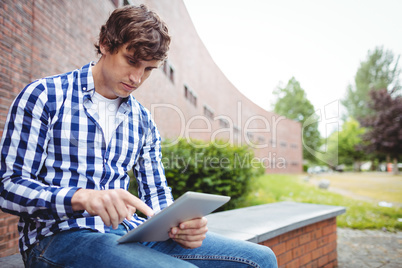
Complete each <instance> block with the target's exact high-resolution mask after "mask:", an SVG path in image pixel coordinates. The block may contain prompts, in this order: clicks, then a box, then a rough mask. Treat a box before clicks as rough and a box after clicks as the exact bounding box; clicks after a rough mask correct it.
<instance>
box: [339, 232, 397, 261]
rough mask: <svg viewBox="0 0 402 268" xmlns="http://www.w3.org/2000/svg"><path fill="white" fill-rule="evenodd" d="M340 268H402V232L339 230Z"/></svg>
mask: <svg viewBox="0 0 402 268" xmlns="http://www.w3.org/2000/svg"><path fill="white" fill-rule="evenodd" d="M337 233H338V265H339V268H355V267H356V268H361V267H368V268H374V267H375V268H378V267H384V268H401V267H402V232H398V233H391V232H384V231H379V230H362V231H360V230H351V229H344V228H338V230H337Z"/></svg>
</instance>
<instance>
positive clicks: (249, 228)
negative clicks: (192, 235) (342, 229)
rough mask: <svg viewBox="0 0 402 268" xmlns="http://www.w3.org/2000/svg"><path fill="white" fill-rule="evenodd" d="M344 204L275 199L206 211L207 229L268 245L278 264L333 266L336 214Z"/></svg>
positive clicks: (334, 263)
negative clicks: (262, 203)
mask: <svg viewBox="0 0 402 268" xmlns="http://www.w3.org/2000/svg"><path fill="white" fill-rule="evenodd" d="M344 212H345V208H344V207H338V206H327V205H317V204H305V203H294V202H279V203H273V204H267V205H261V206H254V207H248V208H242V209H236V210H230V211H224V212H219V213H214V214H211V215H209V216H208V217H207V218H208V228H209V230H211V231H213V232H216V233H220V234H222V235H225V236H228V237H232V238H237V239H243V240H247V241H251V242H255V243H259V244H262V245H265V246H268V247H270V248H271V249H272V250H273V251H274V253H275V255H276V256H277V259H278V265H279V267H337V265H338V263H337V251H336V247H337V242H336V239H337V235H336V216H338V215H340V214H342V213H344Z"/></svg>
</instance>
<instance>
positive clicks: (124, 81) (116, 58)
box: [94, 45, 161, 99]
mask: <svg viewBox="0 0 402 268" xmlns="http://www.w3.org/2000/svg"><path fill="white" fill-rule="evenodd" d="M126 48H127V45H123V46H121V47H120V48H119V49H118V51H117V52H116V53H113V54H111V53H109V52H108V51H107V50H106V49H105V48H104V47H102V46H101V51H102V59H101V60H100V61H99V62H98V64H99V66H97V65H98V64H96V65H95V66H94V68H96V69H97V71H98V70H99V72H97V73H96V74H95V73H94V79H95V90H96V91H97V92H98V93H99V94H101V95H103V96H104V97H106V98H109V99H115V98H117V97H122V98H125V97H128V96H129V95H130V94H131V93H132V92H133V91H134V90H136V89H137V88H138V87H139V86H140V85H141V84H142V83H144V81H145V80H146V79H147V78H148V77H149V76H150V75H151V71H152V70H153V69H155V68H158V67H159V65H160V63H161V62H160V61H159V60H149V61H146V60H137V61H136V60H135V59H134V57H133V55H134V51H132V50H130V51H129V50H127V49H126ZM98 67H99V68H98ZM98 74H99V75H98Z"/></svg>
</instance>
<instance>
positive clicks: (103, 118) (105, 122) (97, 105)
mask: <svg viewBox="0 0 402 268" xmlns="http://www.w3.org/2000/svg"><path fill="white" fill-rule="evenodd" d="M92 101H93V105H92V109H94V110H95V111H96V112H97V113H98V115H99V122H98V123H99V125H100V126H101V128H102V130H103V134H104V136H105V142H106V144H109V142H110V139H111V138H112V135H113V132H114V131H115V130H116V127H117V126H116V125H115V122H116V114H117V110H118V109H119V106H120V104H121V101H122V99H121V98H116V99H108V98H105V97H103V96H102V95H101V94H99V93H97V92H95V93H94V95H93V96H92Z"/></svg>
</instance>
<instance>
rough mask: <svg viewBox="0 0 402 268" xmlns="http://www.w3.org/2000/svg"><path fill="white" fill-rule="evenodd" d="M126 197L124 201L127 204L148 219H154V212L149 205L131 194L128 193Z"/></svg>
mask: <svg viewBox="0 0 402 268" xmlns="http://www.w3.org/2000/svg"><path fill="white" fill-rule="evenodd" d="M126 193H127V194H126V195H125V198H123V199H124V201H125V203H126V204H128V205H130V206H133V207H135V208H136V209H137V210H139V211H141V212H142V213H144V214H145V215H146V216H148V217H152V216H153V215H154V211H153V210H152V208H150V207H149V206H148V205H147V204H145V203H144V202H143V201H142V200H141V199H139V198H138V197H136V196H135V195H132V194H131V193H129V192H127V191H126Z"/></svg>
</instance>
